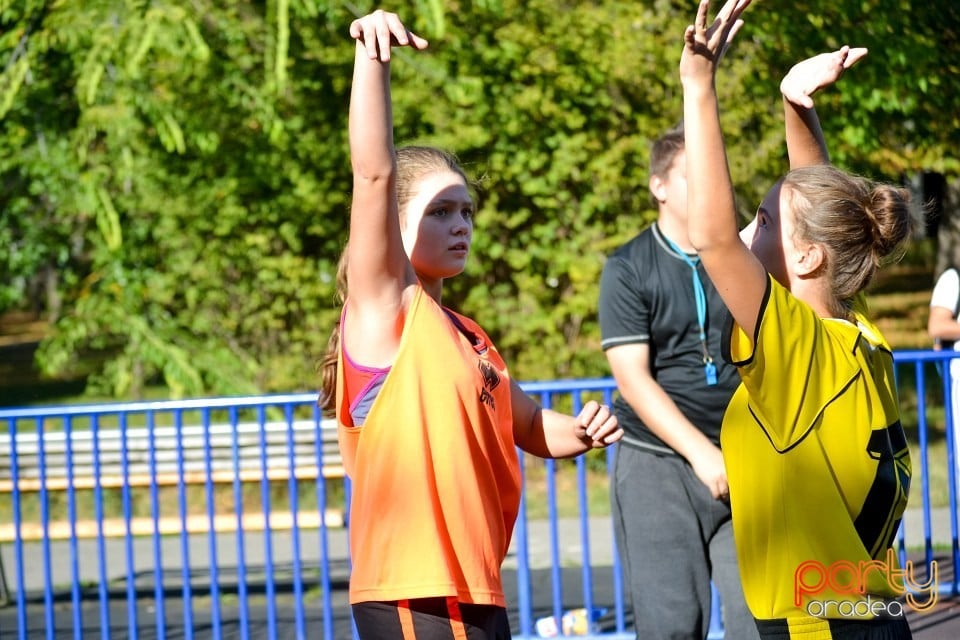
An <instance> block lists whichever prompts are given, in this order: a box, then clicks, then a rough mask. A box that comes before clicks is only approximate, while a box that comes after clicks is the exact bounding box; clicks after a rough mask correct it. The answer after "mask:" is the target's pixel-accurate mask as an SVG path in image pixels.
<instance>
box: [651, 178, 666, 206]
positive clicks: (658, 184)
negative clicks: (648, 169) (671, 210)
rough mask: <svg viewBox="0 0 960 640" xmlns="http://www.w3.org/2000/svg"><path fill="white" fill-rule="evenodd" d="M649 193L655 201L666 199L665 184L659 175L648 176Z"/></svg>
mask: <svg viewBox="0 0 960 640" xmlns="http://www.w3.org/2000/svg"><path fill="white" fill-rule="evenodd" d="M649 186H650V193H652V194H653V197H654V198H656V200H657V202H660V203H662V202H663V201H665V200H666V199H667V185H666V183H665V182H664V181H663V178H661V177H660V176H650V182H649Z"/></svg>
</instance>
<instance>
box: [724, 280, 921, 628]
mask: <svg viewBox="0 0 960 640" xmlns="http://www.w3.org/2000/svg"><path fill="white" fill-rule="evenodd" d="M855 316H856V320H857V323H856V324H854V323H851V322H847V321H845V320H837V319H824V318H820V317H819V316H818V315H817V314H816V313H815V312H814V311H813V309H812V308H810V307H809V306H808V305H807V304H805V303H803V302H801V301H799V300H797V299H796V298H795V297H794V296H793V295H791V294H790V293H789V292H788V291H787V290H786V289H784V288H783V286H782V285H780V284H779V283H778V282H776V281H775V280H773V279H772V278H771V279H770V280H769V282H768V290H767V294H766V298H765V301H764V304H763V306H762V308H761V311H760V321H759V326H758V328H757V335H756V336H748V335H746V334H744V332H743V330H742V329H740V327H739V326H735V327H734V328H733V331H732V332H731V333H730V334H728V335H729V340H730V343H729V345H727V349H726V351H727V352H728V353H727V355H728V357H730V359H731V360H732V362H734V364H736V365H737V367H738V368H739V370H740V374H741V378H742V384H741V385H740V387H739V388H738V389H737V391H736V393H735V394H734V397H733V399H732V400H731V402H730V405H729V407H728V408H727V412H726V414H725V416H724V420H723V427H722V429H721V444H722V449H723V456H724V461H725V463H726V469H727V476H728V479H729V484H730V500H731V506H732V510H733V527H734V537H735V539H736V546H737V555H738V558H739V562H740V573H741V578H742V581H743V590H744V594H745V595H746V599H747V604H748V605H749V607H750V610H751V612H752V613H753V615H754V617H755V618H757V620H758V626H759V627H760V629H761V633H762V634H763V635H765V636H767V637H783V638H798V637H802V638H834V637H840V636H841V634H837V633H832V632H831V629H832V628H835V627H837V626H840V625H841V624H843V623H844V622H849V621H856V620H858V619H874V618H884V617H887V616H888V614H891V613H892V614H896V612H897V610H896V607H893V606H890V605H898V604H899V603H897V602H895V599H896V597H897V596H898V595H901V594H902V593H903V590H902V581H898V579H897V573H896V572H897V571H898V569H899V567H898V566H897V560H896V557H895V554H894V553H893V552H892V543H893V540H894V536H895V534H896V532H897V529H898V526H899V523H900V518H901V516H902V514H903V510H904V508H905V507H906V503H907V491H908V488H909V484H910V457H909V452H908V450H907V445H906V440H905V438H904V434H903V429H902V427H901V425H900V412H899V408H898V401H897V392H896V387H895V382H894V377H893V354H892V353H891V350H890V347H889V345H888V344H887V343H886V341H885V340H884V338H883V336H882V335H880V333H879V331H877V329H876V327H875V326H873V325H872V324H870V323H869V322H868V321H867V320H866V319H865V318H864V317H863V314H862V313H860V312H859V311H855ZM899 611H900V613H902V608H900V609H899ZM894 617H896V616H895V615H894ZM827 619H832V620H831V621H829V622H828V621H827ZM765 630H766V633H765Z"/></svg>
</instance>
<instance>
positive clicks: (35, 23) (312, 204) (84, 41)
mask: <svg viewBox="0 0 960 640" xmlns="http://www.w3.org/2000/svg"><path fill="white" fill-rule="evenodd" d="M910 4H911V3H910V2H909V0H829V1H826V0H824V1H819V0H808V1H796V2H776V1H773V0H755V2H754V6H752V7H751V8H750V9H749V10H748V12H747V14H746V16H745V17H746V21H747V24H746V26H745V27H744V29H743V30H742V31H741V33H740V35H739V36H738V41H737V42H736V44H735V45H734V46H733V48H732V49H731V51H730V52H729V54H728V56H727V58H726V59H725V60H724V63H723V64H724V68H723V69H722V72H721V76H720V78H719V79H718V89H719V91H720V94H721V99H722V104H723V124H724V129H725V132H726V135H727V142H728V146H729V155H730V164H731V170H732V173H733V176H734V180H735V182H736V188H737V192H738V197H739V199H740V203H741V206H742V209H743V211H744V214H745V216H746V215H749V213H750V212H751V211H752V209H753V207H754V206H755V203H757V202H759V200H760V198H761V197H762V195H763V193H764V192H765V191H766V189H767V188H768V186H769V184H770V183H771V182H772V181H773V180H775V179H776V177H777V176H778V175H780V174H782V172H783V171H784V170H785V168H786V154H785V148H784V146H783V142H782V115H781V113H782V109H781V104H780V99H779V91H778V85H779V80H780V78H781V77H782V76H783V74H784V73H785V72H786V71H787V70H788V69H789V67H790V66H791V65H792V64H793V63H794V62H796V61H797V60H799V59H801V58H804V57H807V56H809V55H812V54H814V53H818V52H820V51H825V50H830V49H835V48H837V47H839V46H841V45H842V44H845V43H849V44H851V45H856V46H867V47H869V48H870V50H871V52H870V55H869V56H868V57H867V59H866V60H864V61H863V62H861V63H860V64H859V65H858V66H857V67H856V68H855V69H854V70H852V71H850V72H849V74H848V76H847V77H846V78H845V79H844V80H843V81H842V82H841V84H840V86H839V87H838V88H835V89H832V90H830V91H828V92H827V93H825V94H823V95H822V96H820V97H819V98H818V112H819V113H820V115H821V118H822V120H823V124H824V129H825V132H826V135H827V138H828V141H829V142H830V144H831V152H832V154H833V160H834V162H835V163H836V164H838V165H840V166H842V167H844V168H847V169H850V170H853V171H857V172H860V173H863V174H865V175H868V176H870V177H873V178H880V179H886V180H892V181H907V182H910V181H912V184H916V183H917V178H916V176H922V175H924V173H925V172H927V173H930V172H935V173H937V174H938V175H942V176H944V180H945V183H946V184H947V185H948V186H950V185H954V186H955V185H956V184H957V176H958V173H960V171H958V168H960V167H958V161H957V155H956V149H957V148H958V147H960V122H958V118H960V111H958V110H957V109H956V104H957V100H958V97H960V68H958V67H960V7H958V6H957V5H956V3H955V1H954V0H929V1H928V2H927V3H925V6H924V9H923V10H922V11H912V12H909V15H910V19H909V20H906V19H905V16H906V15H908V11H909V9H910ZM405 7H406V8H398V7H389V6H388V7H386V8H388V9H397V10H399V11H400V13H401V17H402V18H404V20H405V21H406V22H407V24H408V25H409V26H410V27H411V28H412V29H413V30H414V31H416V32H418V33H420V34H421V35H423V36H424V37H426V38H428V39H429V40H430V42H431V46H430V50H429V51H428V52H427V53H426V54H415V55H411V54H410V53H409V52H408V51H406V50H401V51H399V52H398V55H397V56H396V59H395V62H394V64H393V78H394V80H393V87H394V116H395V127H396V134H395V137H396V141H397V143H398V144H409V143H427V144H434V145H438V146H441V147H445V148H448V149H451V150H453V151H455V152H456V153H457V154H458V155H459V157H460V158H461V160H462V161H463V163H464V164H465V166H466V168H467V169H468V171H469V172H470V174H471V175H473V176H474V177H475V178H476V180H477V183H478V185H479V192H480V204H481V208H480V211H479V214H478V217H477V233H476V235H475V241H474V250H473V254H472V256H471V260H470V264H469V267H468V269H467V272H466V273H465V274H464V275H463V276H461V277H459V278H456V279H455V280H453V281H451V282H450V283H449V285H448V289H447V293H446V295H445V298H444V302H445V303H446V304H448V305H449V306H452V307H454V308H457V309H459V310H461V311H463V312H465V313H467V314H468V315H471V316H473V317H475V318H476V319H477V320H478V322H480V324H481V325H482V326H484V327H485V328H486V329H487V330H488V332H489V333H490V334H491V335H492V336H493V338H494V340H495V341H496V342H497V344H498V346H499V347H500V350H501V351H502V352H504V355H505V357H506V358H507V361H508V363H510V364H511V369H512V371H513V374H514V375H515V376H516V377H517V378H519V379H522V380H530V379H551V378H567V377H596V376H606V375H608V374H609V372H608V369H607V366H606V361H605V359H604V357H603V354H602V353H601V351H600V349H599V329H598V326H597V319H596V308H597V283H598V281H599V274H600V270H601V269H602V266H603V262H604V258H605V256H606V255H607V254H608V253H609V252H610V251H612V250H613V249H614V248H615V247H616V246H618V245H619V244H621V243H623V242H625V241H626V240H627V239H629V238H630V237H631V236H632V235H634V234H635V233H637V232H638V231H639V230H641V229H642V228H644V227H645V226H647V225H648V224H649V223H650V222H651V221H652V220H653V219H654V218H655V209H654V207H653V206H652V204H651V202H650V198H649V196H648V191H647V186H646V185H647V169H646V166H647V159H648V149H649V143H650V141H651V140H652V139H653V138H655V137H656V136H657V135H659V134H660V133H661V132H662V131H664V130H665V129H667V128H669V127H671V126H673V125H674V124H676V123H677V122H678V120H679V118H680V114H681V104H680V88H679V82H678V77H677V71H676V67H677V63H678V60H679V52H680V47H681V36H682V33H683V29H684V27H685V26H686V24H687V23H688V22H689V21H690V20H692V17H693V15H694V13H695V7H696V2H695V1H694V0H647V1H644V2H630V3H626V2H613V1H607V0H601V1H594V2H557V1H555V0H549V1H548V0H525V1H523V2H520V1H514V0H476V1H474V2H469V1H462V2H461V1H444V0H419V1H414V2H411V3H407V4H406V5H405ZM372 8H374V5H373V4H371V3H360V2H357V3H351V2H335V1H332V0H329V1H328V0H261V1H254V0H166V1H163V2H161V1H159V0H154V1H148V0H47V1H43V0H16V1H10V0H0V184H2V190H0V314H3V315H2V317H5V318H7V319H8V320H7V322H6V324H4V322H3V321H0V358H4V356H3V355H2V354H3V353H4V351H3V347H4V345H5V344H6V345H10V344H12V343H13V342H14V340H13V338H12V337H11V335H6V336H4V335H3V334H4V333H5V332H6V333H7V334H12V333H13V332H14V330H13V329H11V328H10V327H11V326H13V323H12V321H11V320H9V319H10V318H21V319H22V318H26V319H27V320H30V322H31V323H30V326H31V327H34V331H33V333H31V334H30V337H28V338H24V340H29V339H34V338H35V340H36V341H37V342H38V345H39V348H38V349H36V350H35V351H34V350H32V349H31V350H30V356H29V358H30V359H29V361H27V362H26V363H24V362H22V361H21V362H14V361H13V360H9V361H8V363H7V368H6V371H5V373H6V376H7V380H8V382H10V381H11V380H12V384H15V383H16V382H17V381H18V380H26V379H28V378H31V377H32V376H37V377H42V378H46V379H51V380H57V379H60V380H64V379H70V380H81V381H82V382H83V385H84V386H85V388H86V390H87V392H88V393H90V394H95V395H99V396H107V397H115V398H133V399H136V398H140V397H142V396H143V395H144V390H145V388H147V387H148V386H151V385H159V386H161V387H163V388H164V389H165V390H166V395H168V396H169V397H184V396H197V395H208V394H245V393H260V392H274V391H291V390H307V389H313V388H315V387H316V384H317V376H316V373H315V362H316V360H317V359H318V357H319V355H320V354H321V353H322V351H323V349H324V346H325V343H326V340H327V336H328V334H329V331H330V328H331V326H332V323H333V321H334V320H335V318H336V317H337V315H338V313H339V310H338V307H337V303H336V299H335V291H334V284H335V283H334V273H335V267H336V262H337V259H338V257H339V254H340V251H341V248H342V246H343V243H344V242H345V240H346V224H347V217H348V210H349V202H350V185H351V176H350V163H349V156H348V149H347V143H346V115H347V102H348V96H349V84H350V77H351V68H352V62H353V44H352V42H351V40H350V39H349V37H348V26H349V24H350V22H351V21H352V20H353V19H354V18H355V17H357V16H359V15H362V14H363V13H366V12H367V11H369V10H371V9H372ZM951 188H952V187H951ZM947 191H948V192H949V191H950V189H947ZM953 207H954V204H953V203H952V202H951V200H950V199H949V198H948V199H947V208H946V210H945V211H944V214H945V216H949V214H950V213H951V211H952V208H953ZM954 217H956V216H954ZM944 228H948V227H944ZM948 230H949V228H948ZM956 237H960V231H957V232H954V233H953V234H952V235H948V236H945V237H944V236H942V237H941V240H940V249H941V253H944V252H946V256H945V257H942V258H941V259H940V261H941V262H945V261H950V260H951V259H952V258H951V255H950V254H949V252H950V251H956V250H957V245H958V244H960V243H957V242H956V241H955V238H956ZM932 276H933V274H930V278H929V283H930V284H931V285H932ZM5 327H6V329H5ZM5 338H6V340H5V341H4V339H5ZM894 346H897V345H894ZM18 376H20V378H18ZM15 401H16V399H14V402H15ZM15 403H16V402H15Z"/></svg>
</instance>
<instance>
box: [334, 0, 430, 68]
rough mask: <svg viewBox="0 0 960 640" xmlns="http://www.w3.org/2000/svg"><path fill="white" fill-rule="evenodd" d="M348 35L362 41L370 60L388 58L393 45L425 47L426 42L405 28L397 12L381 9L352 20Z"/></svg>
mask: <svg viewBox="0 0 960 640" xmlns="http://www.w3.org/2000/svg"><path fill="white" fill-rule="evenodd" d="M350 36H351V37H353V38H355V39H357V40H360V41H361V42H363V46H364V48H365V49H366V51H367V56H368V57H369V58H370V59H371V60H377V59H379V60H380V61H382V62H387V61H389V60H390V49H391V47H393V46H400V47H404V46H411V47H413V48H415V49H425V48H426V47H427V44H428V43H427V41H426V40H425V39H424V38H421V37H420V36H418V35H416V34H415V33H413V32H412V31H410V30H409V29H407V28H406V27H405V26H404V25H403V22H402V21H401V20H400V17H399V16H398V15H397V14H395V13H389V12H386V11H383V10H382V9H378V10H376V11H374V12H373V13H371V14H369V15H367V16H364V17H362V18H359V19H357V20H354V21H353V22H352V23H351V24H350Z"/></svg>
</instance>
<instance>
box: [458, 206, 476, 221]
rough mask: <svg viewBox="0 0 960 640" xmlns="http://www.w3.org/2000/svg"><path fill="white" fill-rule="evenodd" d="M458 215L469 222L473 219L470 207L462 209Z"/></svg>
mask: <svg viewBox="0 0 960 640" xmlns="http://www.w3.org/2000/svg"><path fill="white" fill-rule="evenodd" d="M460 215H462V216H463V217H464V218H467V219H468V220H469V219H471V218H473V209H471V208H470V207H464V208H463V210H462V211H460Z"/></svg>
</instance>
